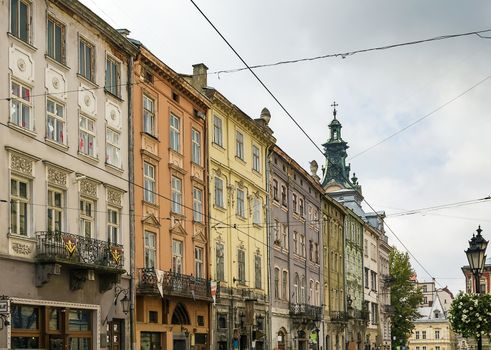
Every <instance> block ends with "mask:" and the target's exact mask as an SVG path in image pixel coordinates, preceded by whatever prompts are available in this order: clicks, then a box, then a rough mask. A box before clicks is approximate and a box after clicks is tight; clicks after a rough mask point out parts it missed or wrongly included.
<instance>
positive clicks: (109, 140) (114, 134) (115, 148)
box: [106, 126, 122, 168]
mask: <svg viewBox="0 0 491 350" xmlns="http://www.w3.org/2000/svg"><path fill="white" fill-rule="evenodd" d="M120 140H121V133H120V132H119V131H117V130H114V129H113V128H110V127H108V126H106V163H107V164H109V165H112V166H114V167H116V168H121V167H122V164H121V145H120Z"/></svg>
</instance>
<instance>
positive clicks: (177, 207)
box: [171, 176, 182, 214]
mask: <svg viewBox="0 0 491 350" xmlns="http://www.w3.org/2000/svg"><path fill="white" fill-rule="evenodd" d="M171 182H172V211H173V212H174V213H179V214H182V180H181V179H180V178H178V177H175V176H172V180H171Z"/></svg>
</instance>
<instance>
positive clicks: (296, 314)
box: [290, 303, 322, 321]
mask: <svg viewBox="0 0 491 350" xmlns="http://www.w3.org/2000/svg"><path fill="white" fill-rule="evenodd" d="M290 315H291V316H292V317H293V318H304V319H307V320H310V321H320V320H321V319H322V307H320V306H314V305H308V304H294V303H290Z"/></svg>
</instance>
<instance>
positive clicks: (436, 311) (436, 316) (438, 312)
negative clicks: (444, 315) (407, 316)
mask: <svg viewBox="0 0 491 350" xmlns="http://www.w3.org/2000/svg"><path fill="white" fill-rule="evenodd" d="M433 313H434V315H435V318H440V311H439V310H435V311H434V312H433Z"/></svg>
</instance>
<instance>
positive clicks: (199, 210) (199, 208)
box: [193, 187, 203, 222]
mask: <svg viewBox="0 0 491 350" xmlns="http://www.w3.org/2000/svg"><path fill="white" fill-rule="evenodd" d="M193 220H194V221H195V222H202V221H203V191H201V190H200V189H199V188H196V187H194V188H193Z"/></svg>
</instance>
